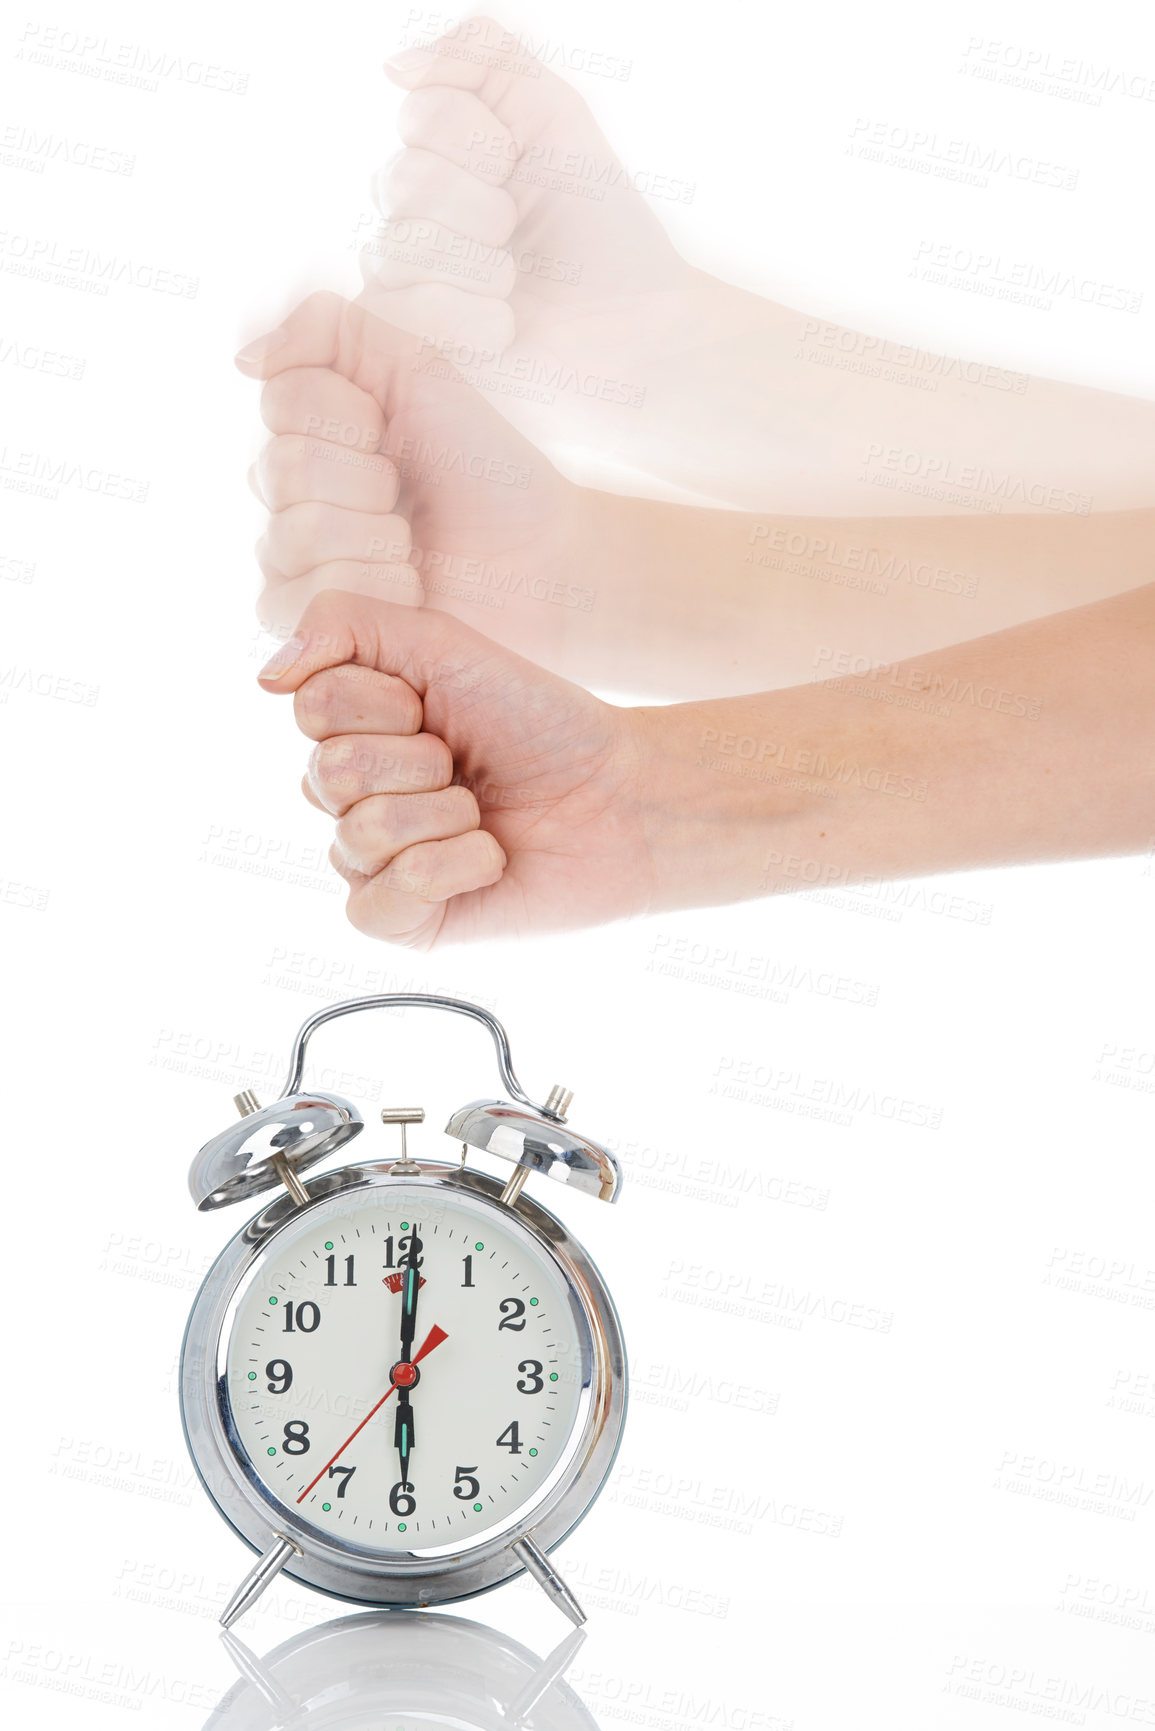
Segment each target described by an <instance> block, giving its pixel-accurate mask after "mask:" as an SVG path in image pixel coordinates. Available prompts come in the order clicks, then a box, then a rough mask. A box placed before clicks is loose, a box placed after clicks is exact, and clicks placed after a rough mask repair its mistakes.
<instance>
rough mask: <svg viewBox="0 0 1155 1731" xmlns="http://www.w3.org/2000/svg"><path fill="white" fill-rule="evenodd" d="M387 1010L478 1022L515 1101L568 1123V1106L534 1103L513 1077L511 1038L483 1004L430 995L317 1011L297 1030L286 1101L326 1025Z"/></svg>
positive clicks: (385, 995) (386, 995)
mask: <svg viewBox="0 0 1155 1731" xmlns="http://www.w3.org/2000/svg"><path fill="white" fill-rule="evenodd" d="M387 1009H427V1010H449V1011H451V1012H452V1013H453V1014H454V1015H458V1016H471V1017H472V1018H473V1020H474V1021H475V1022H480V1023H481V1025H482V1027H483V1028H488V1029H489V1032H490V1035H491V1037H492V1039H493V1044H494V1046H495V1047H496V1049H497V1067H498V1070H499V1071H500V1072H501V1080H502V1082H503V1083H504V1084H505V1087H506V1089H507V1090H508V1092H509V1093H510V1094H511V1095H512V1097H513V1098H514V1099H515V1100H517V1101H519V1102H520V1103H521V1105H523V1106H528V1107H529V1108H530V1109H531V1111H534V1112H540V1113H541V1114H542V1116H543V1117H545V1118H552V1119H554V1120H555V1121H556V1122H557V1123H559V1124H564V1122H565V1116H564V1113H565V1104H568V1102H565V1103H562V1102H559V1104H560V1105H561V1110H560V1111H559V1110H558V1109H557V1107H555V1106H554V1105H553V1104H552V1103H551V1101H552V1096H551V1101H547V1102H546V1103H545V1105H539V1104H538V1102H537V1101H536V1100H531V1099H530V1097H529V1095H528V1094H527V1093H526V1091H525V1089H524V1088H523V1087H522V1085H521V1083H520V1082H519V1081H518V1079H517V1077H516V1076H515V1075H514V1073H513V1060H512V1058H511V1057H510V1051H509V1036H508V1035H507V1034H506V1031H505V1029H504V1028H503V1027H502V1025H501V1023H500V1022H499V1021H498V1019H497V1017H496V1016H494V1015H491V1014H490V1012H489V1011H488V1010H483V1009H482V1008H481V1006H480V1004H470V1003H467V1002H466V1001H465V999H464V998H439V997H435V996H434V995H433V994H432V993H430V992H382V993H379V994H377V995H375V996H373V997H370V998H348V999H346V1001H345V1002H344V1003H342V1004H327V1005H326V1006H325V1008H324V1009H323V1010H317V1011H316V1012H315V1013H314V1014H313V1015H311V1016H310V1017H309V1019H308V1021H307V1022H305V1023H303V1024H302V1026H301V1028H300V1029H299V1030H298V1033H297V1037H296V1039H295V1040H294V1042H293V1050H292V1054H291V1056H290V1058H289V1078H288V1081H287V1082H286V1083H285V1086H284V1088H283V1089H282V1092H281V1098H282V1099H284V1098H285V1097H286V1096H287V1095H289V1094H296V1093H298V1092H299V1091H300V1087H301V1075H302V1072H303V1070H304V1068H305V1048H306V1047H307V1045H308V1044H309V1041H310V1039H311V1038H312V1036H313V1035H314V1034H315V1033H316V1031H317V1029H318V1028H319V1027H321V1025H322V1024H323V1023H324V1022H331V1021H332V1020H333V1018H334V1017H335V1016H350V1015H353V1014H354V1013H355V1012H356V1011H358V1010H387Z"/></svg>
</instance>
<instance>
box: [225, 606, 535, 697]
mask: <svg viewBox="0 0 1155 1731" xmlns="http://www.w3.org/2000/svg"><path fill="white" fill-rule="evenodd" d="M348 664H352V665H354V666H358V667H372V668H376V670H377V671H378V672H379V673H391V674H394V675H396V676H397V677H398V678H400V679H404V681H405V682H406V684H407V685H409V686H411V687H412V689H413V690H414V691H415V692H416V693H417V695H418V696H419V697H421V698H424V697H425V695H426V693H427V692H428V691H429V689H430V687H431V686H436V687H438V688H447V689H453V690H456V691H458V692H462V693H468V692H476V691H477V690H478V689H479V688H480V687H481V686H483V685H488V684H492V683H493V682H494V681H495V680H496V679H508V677H509V674H510V672H511V671H513V670H514V669H517V668H522V667H523V668H524V669H525V670H526V671H527V672H529V673H533V674H537V670H536V669H535V668H533V667H531V664H530V663H529V662H523V661H522V659H521V657H520V656H517V655H512V654H510V653H508V652H507V651H506V650H503V649H501V648H500V647H499V646H498V645H497V644H496V643H491V642H490V640H489V639H488V638H487V637H483V636H482V635H481V633H480V632H478V631H474V630H473V629H472V627H471V626H469V625H465V624H463V623H462V622H461V621H460V620H459V619H454V618H453V616H452V615H451V614H449V613H441V612H438V611H436V610H434V609H432V608H427V607H405V606H401V605H399V604H398V603H396V602H392V601H378V600H377V599H376V598H375V597H372V596H358V595H348V594H345V593H343V592H340V591H337V590H326V591H325V592H324V593H323V594H321V595H317V596H315V597H314V599H313V600H312V601H310V603H309V605H308V607H307V608H306V609H305V611H304V613H303V614H302V615H301V620H300V623H299V624H298V626H297V628H296V630H295V631H294V633H293V635H292V637H290V638H289V639H288V640H287V642H285V643H283V644H282V645H281V647H280V648H279V649H278V650H277V651H276V652H275V654H273V655H272V656H271V657H270V658H269V660H268V661H267V662H266V663H265V665H264V667H262V669H261V671H260V673H259V674H258V675H257V678H258V679H259V681H260V683H261V684H262V685H263V686H264V688H265V690H266V691H271V692H274V693H280V692H293V691H297V690H298V689H299V687H300V686H302V685H303V684H304V683H305V681H306V680H307V679H311V678H312V676H313V674H314V673H321V672H323V671H324V669H325V668H328V667H342V666H346V665H348ZM537 676H538V677H539V678H540V674H537Z"/></svg>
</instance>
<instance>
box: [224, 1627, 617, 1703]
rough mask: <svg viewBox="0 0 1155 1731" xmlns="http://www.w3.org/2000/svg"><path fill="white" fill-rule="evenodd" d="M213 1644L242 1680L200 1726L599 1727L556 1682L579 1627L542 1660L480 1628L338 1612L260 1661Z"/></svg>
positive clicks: (235, 1647)
mask: <svg viewBox="0 0 1155 1731" xmlns="http://www.w3.org/2000/svg"><path fill="white" fill-rule="evenodd" d="M222 1640H223V1642H224V1644H225V1646H226V1648H227V1650H228V1652H229V1656H230V1658H231V1659H232V1661H233V1663H234V1664H235V1665H236V1667H237V1670H238V1671H239V1672H240V1673H241V1678H240V1681H238V1682H237V1683H236V1684H235V1685H234V1686H233V1687H232V1688H231V1689H230V1690H229V1691H228V1693H227V1694H226V1695H225V1696H224V1698H223V1699H222V1700H221V1702H220V1703H219V1705H218V1706H217V1707H216V1708H215V1709H214V1711H213V1713H212V1714H211V1715H210V1716H209V1718H208V1720H207V1721H206V1722H205V1731H282V1728H284V1731H289V1728H290V1727H297V1726H310V1727H312V1726H316V1727H321V1726H323V1727H324V1731H367V1728H368V1727H370V1726H375V1725H383V1724H385V1723H386V1721H387V1722H388V1724H389V1725H390V1726H393V1727H395V1731H414V1728H415V1726H416V1725H417V1724H420V1725H423V1726H443V1727H445V1728H446V1731H449V1728H450V1727H452V1728H454V1731H465V1728H466V1727H468V1728H469V1731H474V1728H476V1731H498V1728H499V1727H508V1728H509V1731H517V1728H518V1727H519V1726H523V1725H527V1724H532V1725H533V1726H535V1727H536V1728H537V1731H597V1727H596V1724H595V1721H594V1720H593V1719H592V1718H591V1716H590V1714H589V1713H588V1712H587V1711H586V1709H585V1708H584V1707H583V1706H582V1703H581V1702H580V1700H579V1699H578V1697H577V1696H576V1695H575V1694H574V1692H573V1690H572V1689H570V1688H568V1687H567V1685H566V1684H565V1681H564V1677H565V1672H566V1671H567V1670H568V1668H569V1666H570V1664H571V1662H572V1660H573V1658H574V1656H575V1655H576V1653H577V1652H578V1651H579V1649H580V1648H581V1646H582V1640H583V1637H582V1636H581V1635H580V1634H579V1633H578V1632H576V1631H575V1632H574V1633H573V1635H572V1636H569V1637H566V1638H565V1639H564V1640H563V1641H562V1642H560V1643H559V1645H558V1647H557V1648H555V1649H554V1651H553V1652H552V1653H551V1654H549V1655H548V1656H547V1657H546V1658H545V1659H539V1658H537V1657H536V1655H534V1654H533V1653H531V1652H529V1650H528V1649H527V1648H525V1647H523V1646H521V1645H520V1643H518V1642H515V1641H511V1640H510V1639H509V1638H508V1637H506V1636H502V1635H498V1634H497V1633H495V1631H494V1630H492V1629H488V1628H485V1627H484V1626H483V1625H482V1624H480V1623H473V1622H467V1621H465V1620H464V1619H462V1618H460V1617H448V1616H443V1615H440V1614H432V1613H431V1614H420V1613H415V1614H408V1613H405V1612H384V1613H380V1614H374V1613H368V1614H363V1615H361V1616H356V1617H343V1618H340V1619H338V1620H337V1621H335V1622H331V1623H323V1624H321V1625H320V1627H318V1628H316V1629H311V1630H308V1631H306V1632H304V1633H302V1634H299V1635H294V1636H293V1637H292V1638H291V1639H290V1640H288V1641H284V1642H282V1643H281V1645H280V1646H278V1647H276V1648H274V1649H273V1650H272V1651H271V1652H269V1653H267V1654H265V1655H264V1656H263V1657H260V1658H258V1657H257V1655H256V1654H254V1653H253V1652H251V1651H250V1650H249V1649H248V1648H247V1647H246V1646H245V1645H244V1644H243V1643H242V1642H240V1641H237V1640H235V1639H233V1638H232V1637H230V1636H223V1637H222Z"/></svg>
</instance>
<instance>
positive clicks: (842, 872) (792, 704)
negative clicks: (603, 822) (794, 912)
mask: <svg viewBox="0 0 1155 1731" xmlns="http://www.w3.org/2000/svg"><path fill="white" fill-rule="evenodd" d="M867 695H869V694H867ZM862 697H863V694H862V693H848V692H846V691H844V690H841V689H839V688H837V687H836V686H834V685H829V684H815V685H804V686H795V687H791V688H788V689H786V690H782V691H772V692H767V693H763V694H759V695H756V696H751V697H742V698H733V699H725V700H722V701H712V702H703V703H688V704H677V705H673V706H670V707H667V708H646V709H641V710H637V711H634V712H632V713H633V715H634V717H635V727H636V730H637V733H638V737H639V739H640V740H641V742H642V744H641V752H640V760H641V762H642V763H643V764H644V765H645V774H644V777H643V778H642V784H641V793H640V796H639V797H640V804H641V815H642V822H643V826H644V829H645V832H646V834H647V837H648V845H649V851H650V857H651V859H652V861H653V879H654V883H655V894H656V906H657V907H659V908H673V907H690V906H709V905H716V904H718V903H723V902H731V901H742V900H751V899H754V898H756V897H760V896H768V895H775V894H781V893H784V892H786V891H791V890H794V891H797V890H803V889H813V888H815V887H822V886H823V885H827V886H829V885H831V884H839V883H842V884H848V883H854V882H856V881H861V879H862V878H864V877H868V876H872V875H875V874H877V875H883V876H888V875H893V873H894V871H895V870H896V869H899V868H900V867H901V863H902V860H903V859H904V858H905V857H908V856H909V857H912V858H914V857H917V855H918V852H919V841H920V839H921V838H922V837H923V835H924V833H925V829H926V823H927V813H928V800H929V798H930V796H931V776H930V773H929V764H930V761H931V756H932V753H931V752H929V751H928V746H927V738H926V729H925V725H922V726H920V725H919V719H920V718H916V717H912V716H911V715H910V714H908V713H907V712H905V711H897V712H896V711H894V710H891V709H888V708H887V707H886V706H884V705H880V704H878V703H874V702H866V701H863V700H862ZM923 719H924V718H923Z"/></svg>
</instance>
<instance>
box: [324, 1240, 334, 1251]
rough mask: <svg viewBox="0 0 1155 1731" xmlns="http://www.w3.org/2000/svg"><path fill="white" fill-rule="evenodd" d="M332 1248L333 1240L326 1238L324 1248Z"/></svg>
mask: <svg viewBox="0 0 1155 1731" xmlns="http://www.w3.org/2000/svg"><path fill="white" fill-rule="evenodd" d="M332 1248H333V1240H332V1239H331V1238H326V1240H325V1249H326V1250H332Z"/></svg>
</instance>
